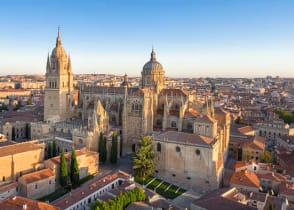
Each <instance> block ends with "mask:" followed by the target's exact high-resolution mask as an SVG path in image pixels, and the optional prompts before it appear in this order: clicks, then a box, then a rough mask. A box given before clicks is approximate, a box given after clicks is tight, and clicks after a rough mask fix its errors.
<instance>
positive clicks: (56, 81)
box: [44, 27, 74, 121]
mask: <svg viewBox="0 0 294 210" xmlns="http://www.w3.org/2000/svg"><path fill="white" fill-rule="evenodd" d="M73 90H74V88H73V73H72V69H71V60H70V56H68V55H67V54H66V51H65V49H64V48H63V46H62V43H61V37H60V32H59V27H58V34H57V38H56V46H55V48H54V49H53V50H52V52H51V55H50V56H49V55H48V57H47V65H46V86H45V99H44V120H45V121H59V120H64V119H67V118H70V117H71V116H72V104H73Z"/></svg>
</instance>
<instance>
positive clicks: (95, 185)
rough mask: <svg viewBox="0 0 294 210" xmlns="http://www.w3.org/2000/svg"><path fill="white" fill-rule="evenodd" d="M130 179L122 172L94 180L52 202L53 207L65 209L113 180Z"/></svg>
mask: <svg viewBox="0 0 294 210" xmlns="http://www.w3.org/2000/svg"><path fill="white" fill-rule="evenodd" d="M130 177H131V175H129V174H128V173H126V172H124V171H120V170H119V171H117V172H112V173H111V174H109V175H106V176H104V177H99V178H94V179H93V180H91V181H90V182H89V183H86V184H85V185H83V186H81V187H79V188H77V189H76V190H73V191H71V193H67V194H66V195H64V196H62V197H60V198H59V199H57V200H55V201H53V202H52V204H54V205H55V206H58V207H60V208H61V209H65V208H67V207H69V206H71V205H73V204H75V203H76V202H77V201H79V200H81V199H83V198H85V197H87V196H88V195H90V194H92V193H94V192H96V191H98V190H99V189H100V188H102V187H104V186H105V185H107V184H109V183H111V182H113V181H114V180H116V179H118V178H121V179H124V180H126V181H127V180H128V179H129V178H130Z"/></svg>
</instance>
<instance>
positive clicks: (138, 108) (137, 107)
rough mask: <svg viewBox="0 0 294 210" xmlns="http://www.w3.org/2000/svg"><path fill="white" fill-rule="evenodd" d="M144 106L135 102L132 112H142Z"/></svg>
mask: <svg viewBox="0 0 294 210" xmlns="http://www.w3.org/2000/svg"><path fill="white" fill-rule="evenodd" d="M142 108H143V106H142V105H141V104H138V103H133V104H132V112H142Z"/></svg>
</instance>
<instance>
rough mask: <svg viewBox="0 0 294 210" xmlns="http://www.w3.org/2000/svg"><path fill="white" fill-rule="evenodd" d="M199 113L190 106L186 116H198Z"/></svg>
mask: <svg viewBox="0 0 294 210" xmlns="http://www.w3.org/2000/svg"><path fill="white" fill-rule="evenodd" d="M198 115H199V113H198V112H197V111H196V110H195V109H192V108H189V109H188V110H187V111H186V112H185V116H192V117H197V116H198Z"/></svg>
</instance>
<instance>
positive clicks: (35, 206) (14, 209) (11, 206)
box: [0, 196, 59, 210]
mask: <svg viewBox="0 0 294 210" xmlns="http://www.w3.org/2000/svg"><path fill="white" fill-rule="evenodd" d="M24 204H25V205H26V207H27V208H26V210H59V208H57V207H56V206H53V205H51V204H49V203H45V202H40V201H37V200H33V199H30V198H25V197H21V196H11V197H8V198H6V199H5V200H3V201H0V207H1V210H23V205H24Z"/></svg>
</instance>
